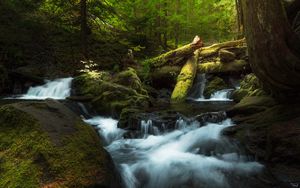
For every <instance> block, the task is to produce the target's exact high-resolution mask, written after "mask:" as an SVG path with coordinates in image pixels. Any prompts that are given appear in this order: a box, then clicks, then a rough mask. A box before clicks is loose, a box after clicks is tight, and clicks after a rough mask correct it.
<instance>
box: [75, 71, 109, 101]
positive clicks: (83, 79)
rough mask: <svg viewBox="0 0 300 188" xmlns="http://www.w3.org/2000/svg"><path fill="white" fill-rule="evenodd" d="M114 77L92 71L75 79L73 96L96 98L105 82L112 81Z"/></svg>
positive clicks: (106, 73)
mask: <svg viewBox="0 0 300 188" xmlns="http://www.w3.org/2000/svg"><path fill="white" fill-rule="evenodd" d="M111 79H112V76H111V75H110V74H109V73H108V72H96V71H91V72H87V73H84V74H81V75H80V76H78V77H76V78H74V80H73V81H72V94H73V95H77V96H90V97H96V96H97V95H99V87H100V85H101V83H102V82H103V81H110V80H111Z"/></svg>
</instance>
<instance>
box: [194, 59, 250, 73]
mask: <svg viewBox="0 0 300 188" xmlns="http://www.w3.org/2000/svg"><path fill="white" fill-rule="evenodd" d="M248 71H249V65H248V63H247V62H246V61H244V60H234V61H232V62H228V63H222V62H220V61H216V62H206V63H200V64H198V73H206V74H211V73H236V72H238V73H240V72H248Z"/></svg>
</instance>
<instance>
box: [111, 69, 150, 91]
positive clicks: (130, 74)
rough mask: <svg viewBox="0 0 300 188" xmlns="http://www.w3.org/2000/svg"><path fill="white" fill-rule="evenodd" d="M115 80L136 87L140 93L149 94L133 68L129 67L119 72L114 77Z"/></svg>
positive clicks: (132, 87)
mask: <svg viewBox="0 0 300 188" xmlns="http://www.w3.org/2000/svg"><path fill="white" fill-rule="evenodd" d="M113 82H114V83H116V84H119V85H123V86H126V87H129V88H131V89H134V90H136V91H137V92H138V93H140V94H145V95H147V91H146V90H145V89H144V88H143V86H142V82H141V80H140V78H139V77H138V76H137V72H136V71H135V70H134V69H133V68H128V69H127V70H125V71H123V72H120V73H118V74H117V75H116V76H115V78H114V79H113Z"/></svg>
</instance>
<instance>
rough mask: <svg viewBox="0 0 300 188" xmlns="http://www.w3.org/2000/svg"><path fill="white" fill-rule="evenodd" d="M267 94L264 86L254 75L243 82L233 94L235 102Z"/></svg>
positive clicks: (250, 75)
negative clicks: (247, 97)
mask: <svg viewBox="0 0 300 188" xmlns="http://www.w3.org/2000/svg"><path fill="white" fill-rule="evenodd" d="M266 95H267V93H266V92H265V91H264V90H263V89H262V85H261V83H260V81H259V80H258V78H257V77H256V76H255V75H254V74H253V73H251V74H248V75H246V76H245V77H244V79H243V80H242V81H241V86H240V88H239V89H237V90H235V91H234V92H233V94H232V97H233V100H234V101H236V102H239V101H241V100H242V99H243V98H244V97H246V96H266Z"/></svg>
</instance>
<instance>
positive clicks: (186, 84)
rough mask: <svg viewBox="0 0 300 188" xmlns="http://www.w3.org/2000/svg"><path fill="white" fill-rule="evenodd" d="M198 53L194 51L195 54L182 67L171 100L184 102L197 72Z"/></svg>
mask: <svg viewBox="0 0 300 188" xmlns="http://www.w3.org/2000/svg"><path fill="white" fill-rule="evenodd" d="M198 55H199V53H196V55H194V56H192V57H190V58H189V59H188V61H187V62H186V64H185V65H184V66H183V67H182V69H181V72H180V74H179V75H178V78H177V83H176V86H175V88H174V90H173V93H172V96H171V101H172V102H174V103H180V102H184V101H185V99H186V97H187V95H188V93H189V92H190V89H191V88H192V86H193V82H194V79H195V76H196V73H197V62H198Z"/></svg>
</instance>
